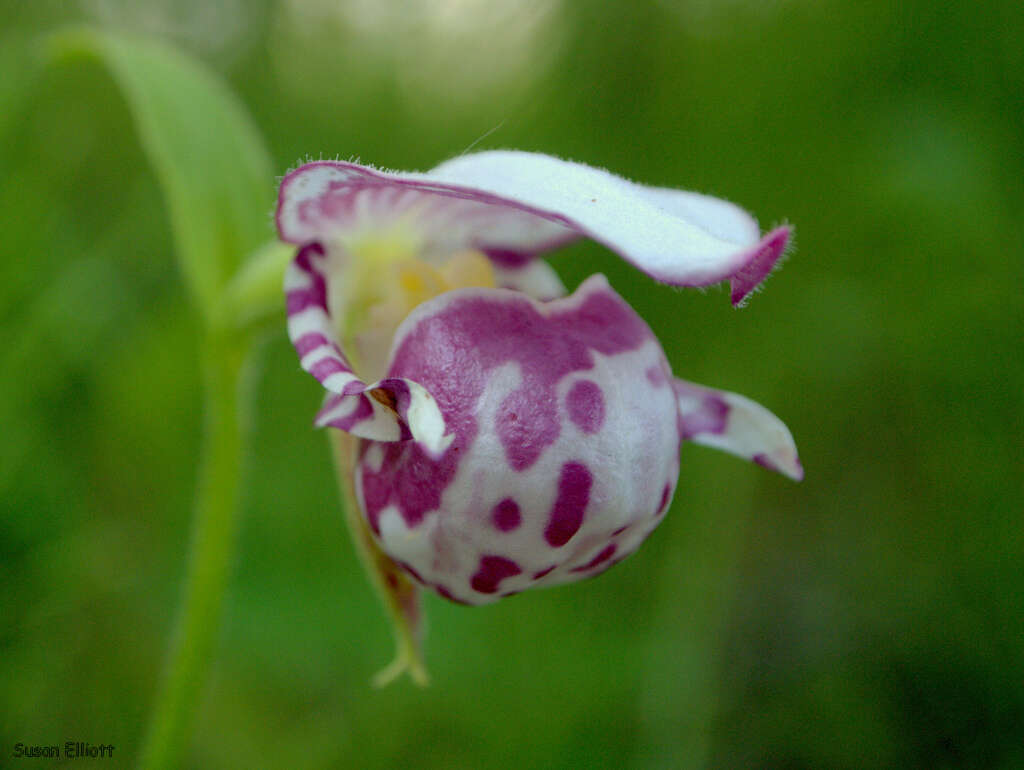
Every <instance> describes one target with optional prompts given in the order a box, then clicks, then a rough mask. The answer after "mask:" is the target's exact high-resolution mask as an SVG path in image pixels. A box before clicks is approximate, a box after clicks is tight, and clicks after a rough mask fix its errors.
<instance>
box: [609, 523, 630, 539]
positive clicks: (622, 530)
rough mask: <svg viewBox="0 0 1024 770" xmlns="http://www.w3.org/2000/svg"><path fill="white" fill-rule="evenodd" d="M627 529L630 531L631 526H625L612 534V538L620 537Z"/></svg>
mask: <svg viewBox="0 0 1024 770" xmlns="http://www.w3.org/2000/svg"><path fill="white" fill-rule="evenodd" d="M627 529H629V525H628V524H627V525H626V526H624V527H619V528H618V529H617V530H615V531H614V532H612V537H618V536H619V535H621V534H622V533H623V532H625V531H626V530H627Z"/></svg>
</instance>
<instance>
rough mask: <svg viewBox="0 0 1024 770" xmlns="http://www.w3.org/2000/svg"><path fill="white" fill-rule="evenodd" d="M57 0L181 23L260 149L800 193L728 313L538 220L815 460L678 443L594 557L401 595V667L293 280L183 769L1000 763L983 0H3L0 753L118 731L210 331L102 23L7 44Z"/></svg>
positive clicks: (151, 659)
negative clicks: (662, 505) (761, 287)
mask: <svg viewBox="0 0 1024 770" xmlns="http://www.w3.org/2000/svg"><path fill="white" fill-rule="evenodd" d="M72 21H89V22H91V23H94V24H98V25H101V26H104V27H108V28H111V29H122V30H130V31H133V32H139V33H146V34H151V35H155V36H158V37H161V38H163V39H165V40H168V41H170V42H172V43H174V44H176V45H178V46H180V47H182V48H183V49H185V50H187V51H189V52H191V53H192V54H193V55H195V56H197V57H199V58H200V59H201V60H203V61H204V62H205V63H206V64H207V65H208V66H209V67H211V68H212V69H214V70H215V71H217V72H219V73H220V74H221V75H222V76H223V77H224V78H226V79H227V81H228V82H229V83H230V84H231V86H232V88H233V89H235V90H236V91H237V92H238V93H239V94H240V96H241V98H242V99H243V101H244V102H245V104H246V106H247V107H248V109H249V110H250V111H251V113H252V115H253V117H254V120H255V122H256V124H257V125H258V126H259V128H260V130H261V131H262V132H264V135H265V137H266V140H267V142H268V144H269V147H270V149H271V152H272V155H273V158H274V161H275V163H276V171H277V173H284V171H286V170H287V169H288V168H290V167H292V166H294V165H295V164H296V163H297V162H300V161H301V160H303V159H306V158H307V157H310V156H312V157H320V156H323V157H335V156H341V157H343V158H348V157H352V156H358V157H361V158H362V159H363V160H365V161H368V162H372V163H374V164H378V165H382V166H386V167H391V168H410V169H425V168H429V167H431V166H433V165H434V164H436V163H437V162H439V161H441V160H443V159H444V158H446V157H449V156H451V155H454V154H457V153H459V152H461V151H463V150H464V149H466V148H467V147H469V146H470V145H474V143H476V144H475V148H477V149H481V148H490V147H515V148H521V149H529V150H537V151H541V152H547V153H551V154H556V155H560V156H563V157H570V158H573V159H576V160H580V161H584V162H587V163H590V164H594V165H599V166H604V167H607V168H609V169H611V170H614V171H616V172H619V173H621V174H623V175H625V176H628V177H631V178H634V179H637V180H639V181H643V182H647V183H651V184H659V185H666V186H675V187H685V188H689V189H696V190H700V191H703V192H709V193H713V194H716V195H720V196H722V197H725V198H728V199H730V200H733V201H735V202H737V203H739V204H741V205H743V206H744V207H746V208H747V209H748V210H750V211H752V212H754V213H755V214H756V215H757V216H758V217H759V218H760V221H761V224H762V226H763V227H768V226H770V225H772V224H774V223H778V222H782V221H789V222H792V223H794V224H795V225H796V228H797V230H796V232H797V246H798V248H797V250H796V251H795V253H794V254H793V255H792V256H791V258H790V260H789V261H788V263H787V264H786V265H785V267H784V268H783V269H782V270H781V271H780V272H779V273H778V274H776V275H775V276H774V277H772V278H771V279H770V280H769V282H768V284H767V287H766V290H765V291H764V292H763V293H761V294H759V295H757V296H756V297H754V298H753V300H752V302H751V303H750V306H749V307H748V308H746V309H743V310H742V311H734V310H733V309H732V308H730V306H729V302H728V300H727V294H726V293H725V292H723V291H721V290H719V289H713V290H711V291H708V292H706V293H703V294H702V293H698V292H694V291H685V292H684V291H678V290H673V289H670V288H667V287H661V286H657V285H655V284H653V283H652V282H651V281H650V280H648V279H647V278H646V277H645V276H643V275H641V274H639V273H638V272H636V271H634V270H632V269H630V268H629V267H628V266H626V265H624V264H623V263H620V262H619V261H618V260H617V259H616V258H614V257H612V256H611V255H609V254H608V253H606V252H605V251H604V250H602V249H601V248H600V247H597V246H595V245H593V244H581V245H576V246H573V247H571V248H569V249H567V250H566V251H565V252H564V253H562V254H560V255H558V256H556V257H555V258H554V259H553V264H554V265H555V267H556V269H557V270H558V271H559V272H560V274H561V275H562V276H563V278H564V279H565V281H566V283H567V284H568V285H569V286H570V287H574V286H575V285H576V284H578V283H579V282H580V281H581V280H582V279H583V278H584V277H585V276H587V275H588V274H590V273H592V272H598V271H600V272H604V273H605V274H607V275H608V276H609V278H610V279H611V281H612V283H613V284H614V285H615V286H616V287H617V288H618V289H619V290H620V292H621V293H622V294H623V295H624V296H625V297H626V298H627V299H628V300H629V301H630V302H631V303H632V304H633V305H634V307H636V309H637V310H638V312H639V313H640V314H641V315H642V316H644V317H645V318H646V319H647V320H648V322H649V323H650V324H651V326H652V327H653V328H654V330H655V332H656V333H658V335H659V336H660V338H661V339H662V341H663V343H664V346H665V349H666V352H667V354H668V357H669V360H670V361H671V363H672V366H673V367H674V369H675V371H676V373H677V374H679V375H681V376H683V377H685V378H687V379H691V380H694V381H696V382H700V383H706V384H708V385H713V386H718V387H723V388H728V389H731V390H735V391H738V392H740V393H743V394H746V395H748V396H750V397H752V398H754V399H756V400H757V401H759V402H761V403H763V404H765V405H766V406H768V407H769V408H771V409H772V410H773V411H775V412H776V413H777V414H778V415H779V416H780V417H782V418H783V419H784V420H785V421H786V422H787V423H788V425H789V426H790V427H791V429H792V431H793V434H794V435H795V437H796V439H797V443H798V445H799V447H800V450H801V455H802V458H803V463H804V466H805V468H806V471H807V478H806V480H805V481H804V482H803V483H802V484H799V485H797V484H792V483H790V482H788V481H786V480H785V479H783V478H781V477H777V476H775V475H772V474H769V473H766V472H765V471H763V470H761V469H759V468H756V467H753V466H746V465H744V464H741V463H739V462H737V461H736V460H734V459H733V458H731V457H729V456H726V455H722V454H719V453H715V452H713V451H711V450H705V449H701V448H697V447H688V448H684V450H683V455H682V461H683V471H682V476H681V479H680V484H679V488H678V491H677V492H676V495H675V500H674V502H673V505H672V510H671V513H670V514H669V516H668V517H667V519H666V521H665V522H664V524H663V525H662V526H661V527H660V528H659V529H658V531H657V532H656V533H655V534H654V535H653V536H652V537H651V539H650V541H649V542H648V543H647V544H646V545H645V547H644V548H642V549H641V550H640V551H639V553H638V554H637V555H635V556H634V557H632V558H630V559H629V560H628V561H626V562H625V563H623V564H622V565H621V566H618V567H616V568H615V569H613V570H611V571H610V572H609V573H607V574H606V575H604V576H602V577H601V578H599V579H597V580H593V581H589V582H586V583H582V584H578V585H575V586H569V587H564V588H558V589H552V590H549V591H537V592H531V593H527V594H525V595H522V596H519V597H516V598H514V599H510V600H506V601H503V602H500V603H499V604H497V605H494V606H491V607H486V608H477V609H471V608H465V607H459V606H455V605H451V604H448V603H445V602H443V601H442V600H439V599H437V598H436V597H430V598H428V599H427V611H428V615H429V625H430V628H429V637H428V640H427V662H428V665H429V667H430V669H431V672H432V674H433V677H434V684H433V685H432V686H431V687H430V688H429V689H426V690H418V689H416V688H414V687H413V686H412V685H411V684H409V683H408V681H401V682H400V683H398V684H397V685H394V686H392V687H390V688H388V689H385V690H382V691H378V690H373V689H371V688H370V686H369V678H370V676H371V675H372V674H373V673H374V672H375V671H376V670H377V669H378V668H379V667H381V666H383V665H384V664H385V663H386V662H387V661H388V660H389V657H390V654H391V640H390V631H389V628H388V626H387V625H386V622H385V620H384V615H383V613H382V611H381V610H380V609H379V608H378V606H377V604H376V599H375V597H374V595H373V594H372V592H371V591H370V590H369V587H368V585H367V583H366V580H365V578H364V576H363V575H362V573H361V571H360V569H359V567H358V564H357V562H356V559H355V556H354V553H353V551H352V548H351V545H350V544H349V542H348V540H347V534H346V531H345V528H344V524H343V521H342V517H341V515H340V510H339V503H338V500H337V494H336V490H335V484H334V480H333V478H332V473H331V469H330V464H329V455H328V451H327V444H326V441H325V439H324V436H323V435H320V434H319V433H317V432H314V430H313V429H312V428H311V418H312V415H313V413H314V411H315V409H316V407H317V403H318V399H319V386H317V384H316V383H315V382H314V381H313V380H312V379H311V378H310V377H308V376H307V375H305V374H303V373H302V372H301V371H300V370H299V367H298V364H297V361H296V359H295V355H294V353H293V351H292V350H291V349H290V347H289V345H288V344H287V341H286V339H285V336H284V333H283V314H282V325H281V331H280V332H277V333H276V334H273V335H272V336H271V337H270V338H269V339H268V341H267V343H266V345H265V347H264V348H263V351H262V356H261V367H260V370H259V380H258V383H257V385H256V387H257V392H258V399H257V410H256V414H255V417H254V423H253V431H254V445H253V447H252V451H251V453H250V455H249V458H248V471H247V476H246V479H247V481H246V486H245V494H244V500H243V505H242V512H241V531H240V537H239V542H238V549H237V555H236V557H235V560H234V569H233V575H232V580H231V584H230V587H229V592H228V595H227V604H226V611H225V616H224V624H223V628H222V633H221V636H220V641H219V646H218V651H217V655H216V660H215V663H214V668H213V671H212V674H211V677H210V680H209V681H208V683H207V686H206V688H205V691H204V694H203V698H202V701H201V706H200V709H199V713H198V714H197V719H196V724H197V727H196V730H195V732H194V735H193V738H192V742H191V745H190V748H189V750H188V753H187V755H186V756H187V763H186V764H187V766H189V767H195V768H220V767H224V768H228V767H294V768H307V767H308V768H325V767H353V768H390V767H410V768H484V767H496V768H497V767H501V768H508V767H514V768H519V767H524V768H527V767H529V768H533V767H536V768H549V767H551V768H554V767H566V768H569V767H594V768H597V767H609V768H627V767H628V768H691V767H694V768H696V767H715V768H718V767H763V768H880V767H917V768H954V767H955V768H960V767H967V768H982V767H984V768H989V767H992V768H1019V767H1024V737H1022V736H1024V569H1022V566H1024V559H1022V557H1024V529H1022V524H1021V518H1022V517H1021V513H1022V510H1024V474H1022V469H1024V452H1022V447H1024V441H1022V434H1024V424H1022V422H1024V421H1022V414H1024V408H1022V407H1024V403H1022V401H1024V395H1022V394H1024V345H1022V341H1024V340H1022V337H1024V303H1022V302H1021V286H1022V282H1024V217H1022V213H1024V184H1022V183H1021V180H1022V179H1024V14H1021V12H1020V10H1019V8H1018V7H1017V3H1015V2H1011V1H1010V0H1005V1H1003V2H998V1H992V2H984V3H972V2H967V1H966V0H960V1H959V2H949V3H935V2H934V1H933V0H907V1H906V2H900V3H893V2H886V1H884V0H867V1H866V2H857V1H855V0H816V1H812V0H772V1H771V2H768V1H765V2H756V3H755V2H741V1H740V0H717V1H716V0H636V1H635V2H625V1H623V2H597V1H596V0H595V1H594V2H585V1H584V0H508V1H507V2H502V3H489V2H484V1H483V0H436V1H435V2H423V3H416V2H409V1H408V0H407V1H406V2H401V0H372V1H371V0H256V1H254V2H246V1H245V0H216V1H214V0H210V1H208V2H199V0H187V1H183V0H179V1H178V2H172V0H147V1H146V2H137V1H135V0H81V2H78V3H72V2H57V1H56V0H49V1H46V0H43V1H42V2H33V3H29V2H18V1H17V0H5V1H4V2H3V3H2V4H0V46H2V50H0V65H2V70H0V71H2V73H3V74H2V75H0V212H2V214H0V217H2V223H3V227H2V231H0V251H2V259H0V339H2V340H3V345H2V346H0V425H2V429H0V430H2V439H0V554H2V555H0V559H2V561H0V757H3V758H2V759H0V765H4V764H6V763H7V762H8V761H11V760H9V759H7V758H8V757H10V756H11V752H12V751H13V746H14V744H15V743H16V742H18V741H21V742H25V743H39V744H48V743H63V741H65V740H84V741H90V742H93V743H112V744H114V745H115V746H116V747H117V754H116V755H115V757H116V758H115V760H114V762H113V763H112V764H113V765H115V766H120V765H121V764H122V763H127V762H129V761H130V760H131V759H132V758H134V757H135V756H136V754H137V753H138V750H139V746H140V742H141V739H142V735H143V732H144V729H145V725H146V720H147V715H148V710H149V708H150V707H151V705H152V702H153V699H154V697H155V692H156V686H157V683H158V681H159V677H160V673H161V671H162V663H163V660H164V656H165V653H166V650H167V644H168V635H169V633H170V631H171V628H172V622H173V620H174V617H175V613H176V611H177V607H178V605H179V599H180V583H181V577H182V575H183V571H184V564H185V554H186V549H187V545H188V536H189V522H190V515H191V508H192V499H193V494H194V489H193V487H194V481H195V473H196V461H197V452H198V447H199V439H200V427H201V426H200V418H201V392H200V376H199V365H198V356H197V340H198V335H199V331H200V329H199V325H198V321H197V320H196V318H195V314H194V312H193V309H192V308H191V306H190V304H189V301H188V299H187V297H186V294H185V292H184V290H183V286H182V283H181V278H180V275H179V272H178V270H177V268H176V266H175V263H174V258H173V243H172V239H171V232H170V226H169V223H168V219H167V214H166V210H165V208H164V204H163V199H162V196H161V191H160V188H159V187H158V184H157V182H156V179H155V177H154V175H153V172H152V171H151V170H150V168H149V167H148V166H147V162H146V158H145V156H144V155H143V153H142V150H141V148H140V146H139V142H138V139H137V138H136V135H135V133H134V128H133V124H132V122H131V120H130V117H129V113H128V110H127V107H126V106H125V103H124V101H123V99H122V97H121V96H120V94H119V92H118V91H117V90H116V88H115V87H114V85H113V83H112V81H111V79H110V77H109V75H108V74H107V73H105V72H104V71H103V70H101V69H100V68H99V67H98V66H96V65H95V64H88V63H84V62H78V63H72V64H63V65H59V66H49V67H46V68H45V69H43V70H42V71H41V72H35V69H34V60H33V59H32V58H31V57H30V56H29V55H28V53H27V51H28V50H29V49H28V46H29V45H30V44H31V42H32V41H33V39H35V37H36V36H38V35H41V34H44V33H47V32H49V31H52V30H55V29H58V28H59V27H61V26H62V25H63V24H65V23H67V22H72ZM273 185H274V180H273V179H268V180H267V191H268V196H269V195H270V194H271V190H272V187H273ZM266 234H267V237H268V238H269V237H271V236H272V228H271V222H270V217H269V212H268V217H267V233H266ZM19 766H20V765H19Z"/></svg>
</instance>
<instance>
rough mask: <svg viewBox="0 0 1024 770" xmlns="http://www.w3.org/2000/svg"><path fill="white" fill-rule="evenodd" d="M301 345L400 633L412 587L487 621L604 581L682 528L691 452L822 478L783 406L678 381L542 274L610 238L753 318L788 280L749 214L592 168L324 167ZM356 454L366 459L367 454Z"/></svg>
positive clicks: (314, 174) (309, 180)
mask: <svg viewBox="0 0 1024 770" xmlns="http://www.w3.org/2000/svg"><path fill="white" fill-rule="evenodd" d="M277 225H278V229H279V231H280V235H281V238H282V239H283V240H285V241H288V242H291V243H294V244H296V245H298V246H299V249H298V253H297V255H296V257H295V259H294V261H293V262H292V263H291V265H290V267H289V269H288V271H287V275H286V278H285V291H286V295H287V311H288V332H289V336H290V337H291V340H292V342H293V343H294V345H295V349H296V351H297V352H298V355H299V358H300V360H301V364H302V367H303V368H304V369H306V370H307V371H308V372H310V373H311V374H312V375H313V376H314V377H315V378H316V379H317V380H319V381H320V383H321V384H322V385H323V387H324V389H325V391H326V397H325V401H324V404H323V408H322V409H321V410H320V413H319V415H318V416H317V418H316V424H317V425H318V426H326V427H331V428H335V429H338V430H339V431H344V432H346V433H348V434H350V435H351V436H353V437H356V438H357V439H358V444H353V446H352V449H351V451H352V454H351V455H350V456H342V457H340V459H339V462H340V470H341V473H342V474H343V475H344V476H345V477H346V479H345V481H346V483H351V484H353V485H354V491H355V498H356V501H357V505H358V511H359V517H360V518H359V522H358V526H359V527H360V528H361V530H362V536H363V538H364V540H365V542H364V546H366V547H368V548H369V549H370V552H371V562H372V565H373V566H374V568H375V570H376V571H377V573H378V575H379V576H380V577H381V578H382V583H383V585H384V587H385V591H386V592H389V593H390V595H391V598H392V600H393V604H394V605H395V606H396V607H398V613H399V614H404V616H405V618H406V620H407V621H408V622H410V623H413V622H414V621H415V615H416V611H415V607H414V606H413V605H414V601H413V599H411V598H410V597H411V594H410V590H409V589H408V588H407V587H406V588H403V586H407V585H409V584H406V583H405V582H404V581H405V580H406V579H407V577H408V578H411V579H412V580H414V581H415V582H416V583H418V584H420V585H422V586H425V587H428V588H431V589H433V590H434V591H436V592H437V593H439V594H440V595H442V596H444V597H447V598H449V599H452V600H455V601H458V602H463V603H466V604H485V603H488V602H493V601H496V600H497V599H498V598H500V597H504V596H508V595H510V594H514V593H518V592H520V591H523V590H525V589H527V588H534V587H539V586H553V585H558V584H561V583H568V582H572V581H576V580H580V579H583V578H588V577H592V576H594V575H596V574H598V573H600V572H603V571H604V570H605V569H607V568H608V567H610V566H611V565H612V564H614V563H616V562H618V561H620V560H622V559H624V558H625V557H626V556H628V555H629V554H631V553H632V552H633V551H635V550H636V549H637V548H638V547H639V545H640V544H641V543H642V542H643V541H644V539H645V538H646V537H647V536H648V535H650V534H651V532H652V531H653V530H654V528H655V527H657V525H658V524H659V522H660V521H661V519H662V517H663V515H664V513H665V511H666V510H667V509H668V507H669V503H670V502H671V500H672V494H673V491H674V490H675V486H676V481H677V478H678V475H679V448H680V444H681V442H683V441H692V442H695V443H698V444H705V445H708V446H713V447H716V448H718V449H723V450H726V451H728V452H732V453H734V454H736V455H739V456H740V457H743V458H746V459H748V460H752V461H754V462H756V463H758V464H760V465H762V466H765V467H767V468H770V469H773V470H777V471H779V472H781V473H784V474H786V475H787V476H790V477H791V478H794V479H799V478H801V476H802V470H801V467H800V463H799V460H798V459H797V453H796V448H795V446H794V444H793V440H792V437H791V435H790V433H789V431H788V430H787V429H786V427H785V425H783V424H782V422H781V421H780V420H779V419H778V418H777V417H775V416H774V415H773V414H771V413H770V412H768V411H767V410H766V409H764V408H763V407H761V406H759V405H757V404H755V403H754V402H752V401H750V400H748V399H746V398H744V397H742V396H739V395H736V394H733V393H728V392H725V391H719V390H714V389H712V388H706V387H702V386H699V385H694V384H691V383H688V382H685V381H683V380H681V379H678V378H676V377H674V376H673V374H672V369H671V367H670V366H669V363H668V361H667V360H666V358H665V355H664V353H663V352H662V348H661V345H660V344H659V343H658V340H657V339H656V338H655V336H654V334H653V333H652V332H651V330H650V328H649V327H648V326H647V324H646V323H644V321H643V320H642V319H641V318H640V317H639V316H638V315H637V314H636V313H635V312H634V311H633V309H632V308H631V307H630V306H629V305H628V304H627V303H626V302H625V301H624V300H623V299H622V298H621V297H620V296H619V295H618V294H616V292H615V291H614V290H613V289H612V288H611V287H610V286H609V285H608V282H607V280H605V278H604V277H603V276H601V275H594V276H591V277H590V278H588V279H587V280H586V281H584V282H583V283H582V284H581V285H580V286H579V288H577V289H576V291H575V292H574V293H572V294H571V295H568V296H566V292H565V289H564V288H563V286H562V284H561V282H560V281H559V279H558V277H557V276H556V274H555V273H554V271H553V270H552V269H551V268H550V267H549V266H548V265H547V264H546V263H545V262H543V261H541V260H540V259H538V257H539V255H541V254H543V253H544V252H547V251H549V250H551V249H553V248H555V247H558V246H561V245H563V244H565V243H568V242H569V241H572V240H574V239H576V238H579V237H588V238H592V239H594V240H595V241H597V242H599V243H602V244H604V245H605V246H607V247H608V248H609V249H611V250H613V251H614V252H616V253H617V254H619V255H620V256H622V257H623V258H624V259H626V260H627V261H629V262H630V263H632V264H633V265H635V266H636V267H638V268H640V269H641V270H643V271H644V272H645V273H647V274H648V275H650V276H651V277H653V278H654V279H655V280H657V281H660V282H662V283H667V284H671V285H674V286H707V285H710V284H715V283H718V282H721V281H725V280H728V281H729V282H730V286H731V298H732V302H733V304H734V305H739V304H741V303H742V302H743V301H744V300H745V299H746V298H747V296H748V295H749V294H750V293H751V292H752V291H753V290H754V289H755V288H756V287H757V286H758V285H759V284H760V283H761V281H762V280H763V279H764V278H765V276H766V275H767V274H768V273H769V272H770V271H771V270H772V269H773V267H774V266H775V265H776V264H777V262H778V260H779V258H780V256H781V255H782V253H783V250H784V248H785V246H786V244H787V241H788V239H789V235H790V230H789V228H788V227H779V228H777V229H775V230H772V231H771V232H769V233H768V234H767V235H765V236H764V237H762V236H761V234H760V231H759V229H758V226H757V224H756V222H755V221H754V220H753V219H752V218H751V217H750V216H749V215H747V214H746V213H744V212H743V211H742V210H740V209H739V208H737V207H736V206H734V205H732V204H730V203H727V202H725V201H721V200H718V199H715V198H711V197H708V196H704V195H698V194H695V193H690V192H682V191H677V190H668V189H662V188H653V187H644V186H641V185H638V184H634V183H632V182H629V181H627V180H625V179H622V178H620V177H617V176H614V175H612V174H610V173H608V172H606V171H602V170H599V169H595V168H590V167H588V166H584V165H580V164H576V163H570V162H566V161H562V160H558V159H556V158H552V157H548V156H544V155H536V154H530V153H522V152H484V153H479V154H474V155H465V156H462V157H459V158H456V159H454V160H451V161H448V162H446V163H443V164H441V165H440V166H438V167H437V168H435V169H434V170H433V171H430V172H428V173H393V172H384V171H378V170H375V169H372V168H369V167H366V166H363V165H358V164H355V163H341V162H317V163H310V164H308V165H305V166H302V167H301V168H299V169H297V170H296V171H293V172H291V173H290V174H288V175H287V176H286V177H285V179H284V181H283V183H282V185H281V191H280V198H279V203H278V209H277ZM346 451H348V450H346Z"/></svg>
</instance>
